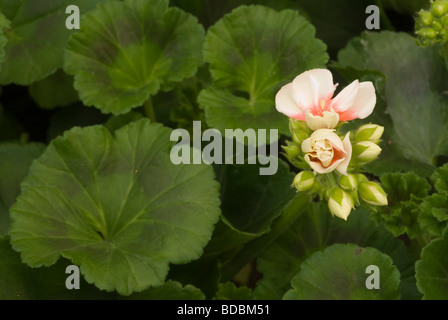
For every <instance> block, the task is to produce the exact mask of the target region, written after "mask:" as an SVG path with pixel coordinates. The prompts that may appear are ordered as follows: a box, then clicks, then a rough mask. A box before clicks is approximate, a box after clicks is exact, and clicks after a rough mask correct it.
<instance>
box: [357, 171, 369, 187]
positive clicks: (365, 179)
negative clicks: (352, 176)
mask: <svg viewBox="0 0 448 320" xmlns="http://www.w3.org/2000/svg"><path fill="white" fill-rule="evenodd" d="M356 179H357V180H358V184H359V183H361V182H365V181H369V179H367V177H366V176H365V175H363V174H362V173H357V174H356Z"/></svg>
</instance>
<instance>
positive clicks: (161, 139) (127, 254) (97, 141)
mask: <svg viewBox="0 0 448 320" xmlns="http://www.w3.org/2000/svg"><path fill="white" fill-rule="evenodd" d="M169 138H170V129H168V128H164V127H163V126H162V125H160V124H150V123H149V121H148V120H147V119H143V120H139V121H136V122H132V123H130V124H129V125H126V126H124V127H122V128H121V129H118V130H116V131H115V132H114V134H113V135H112V134H111V133H110V131H108V130H107V129H106V128H105V127H103V126H93V127H87V128H73V129H72V130H70V131H67V132H66V133H65V134H64V136H62V137H58V138H56V139H55V140H53V142H52V143H51V144H50V145H49V147H48V148H47V150H46V151H45V152H44V153H43V154H42V155H41V156H40V157H39V158H38V159H36V160H35V161H34V162H33V164H32V166H31V168H30V174H29V175H28V177H27V178H26V179H25V180H24V181H23V183H22V190H23V193H22V195H21V196H20V197H19V198H18V199H17V201H16V203H15V204H14V205H13V207H12V208H11V218H12V221H13V223H12V226H11V232H10V235H11V244H12V245H13V248H14V249H15V250H17V251H19V252H21V255H22V260H23V261H24V262H25V263H27V264H29V265H30V266H33V267H39V266H42V265H44V266H49V265H52V264H54V263H55V262H56V261H57V260H58V259H59V257H60V256H63V257H65V258H67V259H70V260H71V261H72V262H73V263H74V264H76V265H79V266H80V268H81V272H82V274H83V275H84V278H85V279H86V281H87V282H89V283H94V284H95V285H96V286H97V287H98V288H100V289H103V290H107V291H112V290H117V291H118V293H120V294H124V295H128V294H130V293H132V292H133V291H142V290H144V289H146V288H148V287H150V286H157V285H161V284H162V283H163V282H164V280H165V277H166V274H167V272H168V265H169V263H185V262H188V261H191V260H192V259H197V258H199V257H200V256H201V254H202V249H203V247H204V246H205V245H206V244H207V242H208V241H209V240H210V237H211V234H212V232H213V227H214V224H215V223H216V222H217V221H218V217H219V212H220V210H219V203H220V202H219V191H218V187H219V185H218V183H217V182H216V181H215V180H214V179H213V178H214V172H213V168H212V167H210V166H207V165H177V166H176V165H174V164H172V162H171V160H170V156H169V152H170V146H172V143H171V142H170V140H169Z"/></svg>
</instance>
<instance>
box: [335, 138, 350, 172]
mask: <svg viewBox="0 0 448 320" xmlns="http://www.w3.org/2000/svg"><path fill="white" fill-rule="evenodd" d="M342 144H343V146H344V151H345V157H344V160H343V161H342V162H341V163H340V164H339V166H338V167H337V168H336V170H337V171H339V172H340V173H342V174H343V175H345V176H346V175H347V168H348V165H349V163H350V159H351V158H352V144H351V142H350V132H348V133H347V134H346V135H345V138H344V140H343V141H342Z"/></svg>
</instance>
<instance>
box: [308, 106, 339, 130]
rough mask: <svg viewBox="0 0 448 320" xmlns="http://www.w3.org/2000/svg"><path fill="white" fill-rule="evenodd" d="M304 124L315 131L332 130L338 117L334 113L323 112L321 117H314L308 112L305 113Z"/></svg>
mask: <svg viewBox="0 0 448 320" xmlns="http://www.w3.org/2000/svg"><path fill="white" fill-rule="evenodd" d="M305 116H306V124H307V125H308V127H309V128H310V129H311V130H313V131H316V130H318V129H333V128H334V127H336V125H337V124H338V122H339V115H338V114H337V113H336V112H335V111H334V110H332V111H324V113H323V116H322V117H321V116H314V115H312V114H311V112H310V111H308V110H307V111H306V113H305Z"/></svg>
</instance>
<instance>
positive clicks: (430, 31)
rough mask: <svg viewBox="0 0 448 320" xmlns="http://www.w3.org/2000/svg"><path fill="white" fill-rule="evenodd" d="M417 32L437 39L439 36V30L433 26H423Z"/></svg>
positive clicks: (428, 37) (425, 36) (424, 36)
mask: <svg viewBox="0 0 448 320" xmlns="http://www.w3.org/2000/svg"><path fill="white" fill-rule="evenodd" d="M417 34H418V35H420V36H422V37H423V38H427V39H435V38H436V37H437V31H436V30H434V29H431V28H423V29H420V30H418V31H417Z"/></svg>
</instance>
